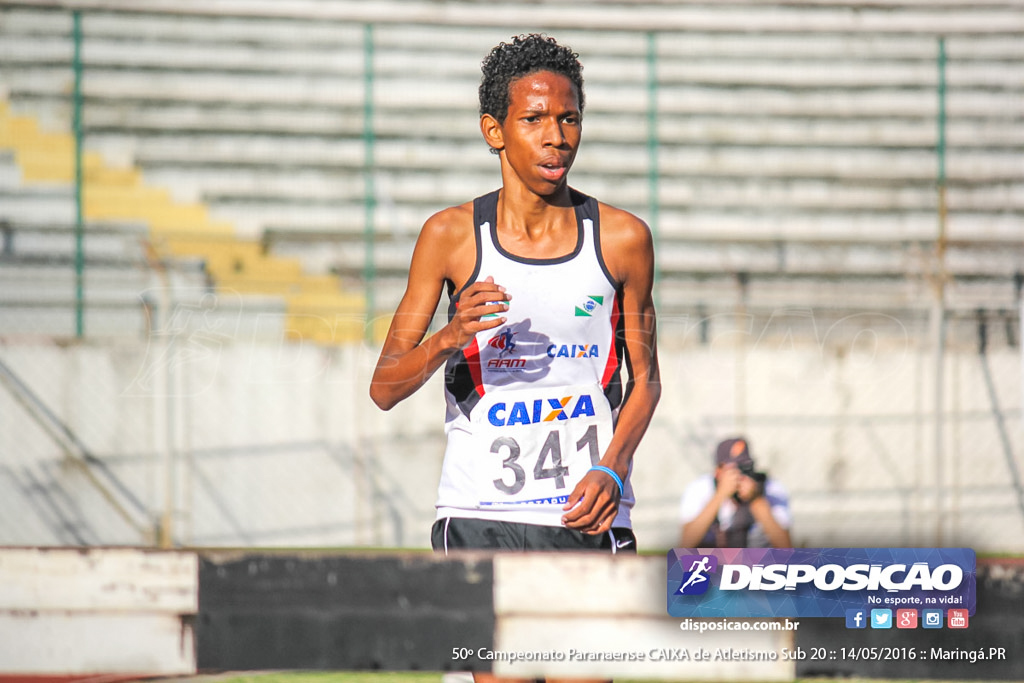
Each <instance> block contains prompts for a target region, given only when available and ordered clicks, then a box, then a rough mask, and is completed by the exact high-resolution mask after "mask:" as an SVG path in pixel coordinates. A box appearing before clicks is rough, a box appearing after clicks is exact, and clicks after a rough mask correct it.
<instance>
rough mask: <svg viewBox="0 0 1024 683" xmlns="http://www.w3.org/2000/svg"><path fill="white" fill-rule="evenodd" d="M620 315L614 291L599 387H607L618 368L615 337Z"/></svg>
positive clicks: (617, 298) (617, 295)
mask: <svg viewBox="0 0 1024 683" xmlns="http://www.w3.org/2000/svg"><path fill="white" fill-rule="evenodd" d="M621 317H622V305H621V302H620V301H619V294H618V292H616V293H615V298H614V299H613V300H612V316H611V324H612V338H611V342H610V343H609V344H608V349H609V351H608V360H607V361H606V362H605V365H604V375H602V376H601V388H603V389H607V388H608V383H609V382H611V381H612V377H614V376H615V372H616V371H617V370H618V369H619V348H618V346H617V345H616V343H615V342H616V337H617V335H618V333H619V318H621Z"/></svg>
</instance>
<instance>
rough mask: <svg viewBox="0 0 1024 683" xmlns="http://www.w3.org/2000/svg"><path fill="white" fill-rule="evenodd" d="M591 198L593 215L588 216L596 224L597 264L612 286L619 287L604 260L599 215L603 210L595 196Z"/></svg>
mask: <svg viewBox="0 0 1024 683" xmlns="http://www.w3.org/2000/svg"><path fill="white" fill-rule="evenodd" d="M589 199H590V202H588V205H589V204H590V203H591V202H592V203H593V215H589V214H588V215H587V218H590V220H591V221H593V224H594V249H596V250H597V264H598V265H599V266H601V271H602V272H603V273H604V276H605V277H606V278H608V282H610V283H611V285H612V287H614V288H615V289H618V288H619V284H620V283H618V282H616V281H615V278H614V277H612V273H611V271H610V270H608V264H607V263H605V262H604V252H603V251H602V250H601V219H600V216H599V214H600V213H601V210H600V207H599V206H598V203H597V200H596V199H594V198H593V197H590V198H589Z"/></svg>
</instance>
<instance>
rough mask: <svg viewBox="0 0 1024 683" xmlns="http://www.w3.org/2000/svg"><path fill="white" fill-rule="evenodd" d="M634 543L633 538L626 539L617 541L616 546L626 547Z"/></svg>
mask: <svg viewBox="0 0 1024 683" xmlns="http://www.w3.org/2000/svg"><path fill="white" fill-rule="evenodd" d="M632 544H633V540H632V539H627V540H625V541H615V547H616V548H625V547H626V546H627V545H632Z"/></svg>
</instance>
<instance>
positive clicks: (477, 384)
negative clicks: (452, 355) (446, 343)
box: [462, 337, 484, 396]
mask: <svg viewBox="0 0 1024 683" xmlns="http://www.w3.org/2000/svg"><path fill="white" fill-rule="evenodd" d="M462 354H463V355H464V356H465V357H466V367H467V368H469V375H470V377H472V378H473V388H475V389H476V393H477V394H478V395H480V396H483V395H484V380H483V375H482V374H481V372H480V345H479V344H477V340H476V337H474V338H473V343H472V344H470V345H469V346H467V347H466V349H465V350H464V351H463V352H462Z"/></svg>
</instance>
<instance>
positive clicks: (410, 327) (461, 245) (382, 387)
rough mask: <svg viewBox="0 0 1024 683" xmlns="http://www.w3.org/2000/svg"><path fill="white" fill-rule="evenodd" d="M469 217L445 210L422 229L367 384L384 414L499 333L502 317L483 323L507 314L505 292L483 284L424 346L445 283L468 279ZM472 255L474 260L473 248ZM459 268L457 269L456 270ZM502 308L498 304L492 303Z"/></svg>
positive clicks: (470, 289) (465, 295) (487, 281)
mask: <svg viewBox="0 0 1024 683" xmlns="http://www.w3.org/2000/svg"><path fill="white" fill-rule="evenodd" d="M471 221H472V212H471V211H470V215H469V217H468V220H467V216H466V215H465V207H464V206H463V207H455V208H452V209H446V210H444V211H441V212H440V213H437V214H435V215H434V216H432V217H431V218H430V219H429V220H427V222H426V223H425V224H424V226H423V230H422V231H421V232H420V236H419V239H418V240H417V242H416V248H415V250H414V251H413V256H412V263H411V265H410V266H409V280H408V283H407V285H406V290H405V294H404V295H403V296H402V301H401V303H399V305H398V309H397V310H396V311H395V315H394V318H393V319H392V320H391V326H390V328H389V329H388V333H387V337H386V338H385V340H384V346H383V348H382V349H381V354H380V358H379V359H378V360H377V367H376V369H375V370H374V373H373V379H372V380H371V382H370V398H372V399H373V402H374V403H376V404H377V406H379V407H380V408H382V409H383V410H390V409H391V408H393V407H394V406H395V405H397V404H398V403H399V402H400V401H402V400H404V399H406V398H408V397H409V396H411V395H412V394H413V393H415V392H416V390H417V389H419V388H420V387H421V386H423V384H424V383H426V381H427V380H428V379H430V377H431V376H432V375H433V374H434V372H435V371H437V369H438V368H439V367H441V366H442V365H444V363H445V362H446V361H447V360H448V358H449V357H450V356H452V355H453V354H455V353H458V352H459V351H460V350H462V349H463V348H464V347H465V346H466V344H468V343H469V341H470V340H471V339H472V338H473V336H474V335H475V334H476V333H477V332H479V331H481V330H486V329H490V328H493V327H497V326H499V325H501V324H503V323H504V322H505V318H504V317H500V316H499V317H497V318H490V319H487V320H481V316H483V315H486V314H489V313H502V312H504V311H506V310H508V304H507V301H508V298H509V297H508V295H507V294H506V293H505V288H504V287H501V286H500V285H498V284H497V283H495V282H494V280H493V279H492V278H485V280H484V281H482V282H475V283H473V284H471V285H470V286H469V287H467V288H466V290H465V291H464V292H462V294H461V296H460V297H459V302H458V308H457V310H456V313H455V315H454V316H453V318H452V320H451V321H450V322H449V323H448V324H447V325H445V326H444V327H443V328H441V329H440V330H439V331H438V332H437V333H435V334H433V335H431V336H430V337H429V338H427V339H426V340H424V335H425V334H426V332H427V328H428V327H429V325H430V321H431V318H432V317H433V315H434V312H435V311H436V310H437V303H438V301H439V300H440V297H441V291H442V289H443V288H444V286H445V283H446V282H448V281H450V282H456V283H458V282H460V281H461V280H460V278H459V275H462V277H463V278H465V277H468V272H469V271H471V270H472V262H470V263H468V264H466V263H460V262H459V259H460V257H462V261H465V260H466V258H465V257H466V256H468V254H467V251H466V224H467V223H468V225H469V231H470V232H469V241H470V242H472V241H473V237H472V223H471ZM471 246H472V247H473V249H472V253H473V255H474V256H470V257H469V258H475V245H471ZM458 265H462V268H461V269H459V268H458V267H457V266H458ZM492 302H501V303H492Z"/></svg>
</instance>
